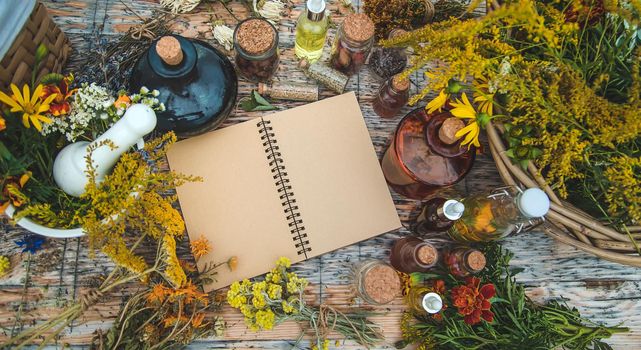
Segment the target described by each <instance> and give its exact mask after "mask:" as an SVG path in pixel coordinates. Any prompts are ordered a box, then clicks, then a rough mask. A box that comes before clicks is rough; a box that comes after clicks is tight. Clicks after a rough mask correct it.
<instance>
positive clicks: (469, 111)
mask: <svg viewBox="0 0 641 350" xmlns="http://www.w3.org/2000/svg"><path fill="white" fill-rule="evenodd" d="M462 97H463V99H462V101H461V100H458V99H457V100H456V101H454V102H452V107H454V108H452V110H451V111H450V113H452V115H454V116H455V117H457V118H461V119H472V120H471V121H470V122H469V124H467V126H466V127H464V128H463V129H461V130H459V131H458V132H456V134H455V135H454V136H456V137H457V138H461V137H463V135H466V136H465V139H463V142H461V145H467V147H468V149H469V148H470V146H471V145H474V146H476V147H480V146H481V143H480V142H479V134H480V133H481V126H480V125H479V122H478V120H477V119H478V117H479V115H478V114H477V113H476V110H475V109H474V107H473V106H472V104H471V103H470V100H468V99H467V95H466V94H465V93H463V95H462Z"/></svg>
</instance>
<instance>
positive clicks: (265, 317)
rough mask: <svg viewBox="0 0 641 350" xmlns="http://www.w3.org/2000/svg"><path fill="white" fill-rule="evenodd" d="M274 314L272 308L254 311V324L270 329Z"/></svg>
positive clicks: (272, 326)
mask: <svg viewBox="0 0 641 350" xmlns="http://www.w3.org/2000/svg"><path fill="white" fill-rule="evenodd" d="M275 320H276V315H275V314H274V312H273V311H272V310H260V311H258V312H256V325H257V326H258V327H260V328H262V329H265V330H270V329H272V328H274V321H275Z"/></svg>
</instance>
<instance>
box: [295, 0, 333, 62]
mask: <svg viewBox="0 0 641 350" xmlns="http://www.w3.org/2000/svg"><path fill="white" fill-rule="evenodd" d="M328 28H329V19H328V18H327V16H325V1H324V0H307V3H306V7H305V12H303V13H302V14H301V15H300V17H298V22H297V23H296V45H295V47H294V53H296V57H298V58H300V59H303V58H304V59H307V60H308V61H310V62H314V61H316V60H318V59H319V58H320V57H321V55H322V54H323V46H325V37H326V36H327V29H328Z"/></svg>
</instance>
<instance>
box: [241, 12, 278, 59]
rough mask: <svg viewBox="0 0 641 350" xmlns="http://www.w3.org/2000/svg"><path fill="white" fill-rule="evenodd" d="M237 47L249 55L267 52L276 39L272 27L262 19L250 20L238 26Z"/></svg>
mask: <svg viewBox="0 0 641 350" xmlns="http://www.w3.org/2000/svg"><path fill="white" fill-rule="evenodd" d="M237 31H238V32H237V33H236V40H237V42H238V46H240V48H241V49H243V50H244V51H245V52H247V53H248V54H250V55H259V54H262V53H265V52H267V51H268V50H269V49H270V48H271V47H272V45H273V44H274V40H275V37H276V33H275V32H274V27H272V26H271V24H269V22H267V21H265V20H262V19H250V20H248V21H245V22H243V23H241V24H240V26H239V27H238V29H237Z"/></svg>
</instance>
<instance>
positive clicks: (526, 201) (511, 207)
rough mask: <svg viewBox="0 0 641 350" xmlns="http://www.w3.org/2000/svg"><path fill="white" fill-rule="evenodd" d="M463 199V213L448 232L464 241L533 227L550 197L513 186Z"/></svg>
mask: <svg viewBox="0 0 641 350" xmlns="http://www.w3.org/2000/svg"><path fill="white" fill-rule="evenodd" d="M463 203H464V204H465V208H466V209H465V213H464V214H463V216H462V217H461V218H460V219H459V220H457V221H456V222H455V223H454V225H453V226H452V227H451V228H450V229H449V230H448V233H449V235H450V236H451V237H452V238H453V239H455V240H457V241H464V242H487V241H493V240H497V239H500V238H503V237H505V236H507V235H510V234H512V233H517V232H520V231H522V230H524V229H526V228H532V227H535V226H536V225H538V224H540V223H541V222H542V221H543V216H544V215H545V214H547V212H548V210H549V209H550V199H549V198H548V196H547V195H546V194H545V192H543V191H542V190H540V189H538V188H530V189H527V190H525V191H522V190H521V189H520V188H518V187H515V186H507V187H501V188H498V189H496V190H494V191H492V192H490V193H489V194H487V193H486V194H480V195H476V196H471V197H468V198H465V199H463Z"/></svg>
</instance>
